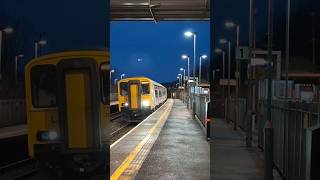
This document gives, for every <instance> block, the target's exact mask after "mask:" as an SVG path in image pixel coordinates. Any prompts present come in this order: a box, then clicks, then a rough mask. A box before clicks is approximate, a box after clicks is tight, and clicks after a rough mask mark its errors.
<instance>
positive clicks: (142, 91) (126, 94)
mask: <svg viewBox="0 0 320 180" xmlns="http://www.w3.org/2000/svg"><path fill="white" fill-rule="evenodd" d="M166 100H167V89H166V88H165V87H164V86H162V85H161V84H159V83H157V82H155V81H152V80H151V79H149V78H146V77H132V78H127V79H122V80H120V81H118V101H119V112H122V113H123V114H125V115H127V116H129V117H130V119H129V120H130V121H136V119H138V118H139V117H141V116H144V115H148V114H150V113H151V112H152V111H154V110H156V109H157V108H159V107H160V106H161V105H162V104H163V103H164V102H165V101H166Z"/></svg>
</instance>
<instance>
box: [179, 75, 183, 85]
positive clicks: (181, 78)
mask: <svg viewBox="0 0 320 180" xmlns="http://www.w3.org/2000/svg"><path fill="white" fill-rule="evenodd" d="M178 76H179V77H180V81H181V82H180V86H183V77H182V74H180V73H179V74H178Z"/></svg>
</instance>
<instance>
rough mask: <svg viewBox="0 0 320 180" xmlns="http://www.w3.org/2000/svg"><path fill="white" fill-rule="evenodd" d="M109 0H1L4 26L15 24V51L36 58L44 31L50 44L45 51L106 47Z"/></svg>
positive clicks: (12, 38) (0, 16)
mask: <svg viewBox="0 0 320 180" xmlns="http://www.w3.org/2000/svg"><path fill="white" fill-rule="evenodd" d="M108 16H109V15H108V11H107V1H103V0H102V1H88V0H54V1H43V0H33V1H28V0H1V2H0V27H5V26H8V25H9V26H12V27H13V28H15V33H14V34H12V35H10V36H9V37H7V38H8V39H7V42H8V43H10V45H12V44H13V42H16V44H15V45H12V46H11V47H10V51H11V54H13V53H14V52H12V51H15V52H19V53H23V54H25V55H26V58H25V59H24V61H25V62H27V61H29V60H30V59H31V58H33V52H34V50H33V48H34V45H33V41H34V40H35V39H36V38H38V37H39V35H40V34H42V35H43V37H44V38H45V39H46V40H47V42H48V44H47V45H46V46H45V47H44V48H43V49H42V54H47V53H52V52H59V51H66V50H79V49H106V47H107V42H108V41H107V29H108V27H107V24H108Z"/></svg>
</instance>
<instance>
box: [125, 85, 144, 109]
mask: <svg viewBox="0 0 320 180" xmlns="http://www.w3.org/2000/svg"><path fill="white" fill-rule="evenodd" d="M128 87H129V88H128V90H129V93H128V102H129V106H130V108H131V109H140V107H141V85H140V81H129V82H128Z"/></svg>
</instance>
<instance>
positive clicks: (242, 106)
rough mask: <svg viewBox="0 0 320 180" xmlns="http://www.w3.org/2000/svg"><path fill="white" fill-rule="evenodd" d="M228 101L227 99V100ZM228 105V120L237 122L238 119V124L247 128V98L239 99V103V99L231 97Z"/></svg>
mask: <svg viewBox="0 0 320 180" xmlns="http://www.w3.org/2000/svg"><path fill="white" fill-rule="evenodd" d="M225 101H227V99H226V100H225ZM225 104H229V105H228V111H226V112H229V116H226V117H228V121H232V122H235V121H236V120H237V125H238V127H240V128H241V129H243V130H244V131H246V129H247V124H246V111H247V105H246V99H239V100H238V105H237V99H231V101H230V103H226V102H225ZM237 108H239V118H238V119H237Z"/></svg>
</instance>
